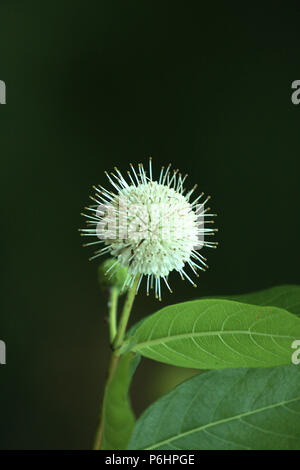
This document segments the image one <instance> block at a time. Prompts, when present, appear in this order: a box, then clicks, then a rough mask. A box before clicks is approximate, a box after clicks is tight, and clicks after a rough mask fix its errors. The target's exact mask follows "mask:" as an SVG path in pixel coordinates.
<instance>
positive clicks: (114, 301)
mask: <svg viewBox="0 0 300 470" xmlns="http://www.w3.org/2000/svg"><path fill="white" fill-rule="evenodd" d="M118 298H119V290H118V289H117V288H116V287H112V288H111V290H110V298H109V303H108V305H109V336H110V344H113V341H114V339H115V337H116V334H117V309H118Z"/></svg>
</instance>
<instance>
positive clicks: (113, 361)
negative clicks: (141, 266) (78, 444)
mask: <svg viewBox="0 0 300 470" xmlns="http://www.w3.org/2000/svg"><path fill="white" fill-rule="evenodd" d="M138 282H139V277H138V278H137V279H136V280H135V281H134V284H133V286H132V287H131V289H129V290H128V292H127V297H126V300H125V303H124V307H123V311H122V314H121V318H120V322H119V326H118V329H117V332H116V334H115V335H114V340H113V342H112V345H113V352H112V354H111V358H110V363H109V368H108V374H107V380H106V384H105V389H104V397H105V395H106V393H107V391H108V386H109V384H110V382H111V380H112V378H113V376H114V373H115V370H116V368H117V365H118V362H119V357H120V356H118V355H117V354H116V352H115V350H116V349H118V348H119V347H120V346H121V344H122V342H123V339H124V336H125V333H126V327H127V324H128V320H129V316H130V312H131V309H132V305H133V302H134V298H135V293H136V288H137V285H138ZM112 304H113V305H112ZM116 318H117V298H116V299H113V291H111V297H110V315H109V323H110V325H109V327H110V338H112V335H113V333H114V331H115V329H114V328H115V326H114V325H115V322H116ZM112 323H113V324H112ZM103 425H104V413H103V401H102V412H101V418H100V423H99V427H98V429H97V432H96V436H95V442H94V450H99V449H100V448H101V443H102V438H103Z"/></svg>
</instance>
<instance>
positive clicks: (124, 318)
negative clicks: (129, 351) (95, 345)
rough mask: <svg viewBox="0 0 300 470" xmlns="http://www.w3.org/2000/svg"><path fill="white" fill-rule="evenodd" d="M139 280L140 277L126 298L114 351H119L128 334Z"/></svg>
mask: <svg viewBox="0 0 300 470" xmlns="http://www.w3.org/2000/svg"><path fill="white" fill-rule="evenodd" d="M139 278H140V277H139V276H138V277H137V279H136V280H135V281H134V283H133V286H132V288H131V289H129V290H128V293H127V297H126V300H125V304H124V307H123V312H122V315H121V318H120V323H119V326H118V331H117V335H116V337H115V340H114V342H113V349H114V350H116V349H118V348H119V347H120V346H121V344H122V342H123V339H124V336H125V333H126V327H127V324H128V320H129V316H130V312H131V309H132V305H133V302H134V297H135V292H136V288H137V285H138V282H139Z"/></svg>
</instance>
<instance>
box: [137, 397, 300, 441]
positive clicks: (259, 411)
mask: <svg viewBox="0 0 300 470" xmlns="http://www.w3.org/2000/svg"><path fill="white" fill-rule="evenodd" d="M298 400H300V396H299V397H297V398H292V399H291V400H285V401H281V402H279V403H275V404H272V405H268V406H264V407H263V408H257V409H256V410H251V411H247V412H245V413H241V414H239V415H235V416H231V417H230V418H224V419H220V420H218V421H214V422H213V423H208V424H205V425H203V426H199V427H197V428H194V429H190V430H189V431H185V432H182V433H180V434H177V435H176V436H173V437H171V438H168V439H165V440H163V441H160V442H156V443H155V444H153V445H152V446H149V447H145V448H142V449H141V450H151V449H155V448H157V447H160V446H162V445H164V444H168V443H171V442H173V441H174V440H177V439H181V438H182V437H186V436H188V435H190V434H193V433H195V432H199V431H202V430H205V429H207V428H211V427H213V426H217V425H218V424H223V423H228V422H230V421H234V420H237V419H240V418H243V417H245V416H249V415H254V414H257V413H261V412H263V411H266V410H269V409H272V408H276V407H279V406H283V405H287V404H289V403H293V402H295V401H298ZM290 437H291V436H290ZM299 441H300V437H299Z"/></svg>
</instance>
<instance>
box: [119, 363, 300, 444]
mask: <svg viewBox="0 0 300 470" xmlns="http://www.w3.org/2000/svg"><path fill="white" fill-rule="evenodd" d="M128 448H129V449H147V450H151V449H164V450H178V449H184V450H187V449H191V450H194V449H199V450H202V449H300V367H297V366H293V365H292V366H284V367H274V368H270V369H231V370H226V371H210V372H205V373H202V374H200V375H198V376H195V377H193V378H192V379H189V380H187V381H186V382H184V383H182V384H180V385H179V386H177V387H176V388H175V389H174V390H172V392H170V393H168V394H167V395H165V396H164V397H163V398H161V399H160V400H158V401H157V402H156V403H154V404H153V405H151V406H150V407H149V408H148V410H146V412H145V413H144V414H143V415H142V416H141V417H140V419H139V420H138V422H137V424H136V426H135V429H134V432H133V435H132V438H131V440H130V442H129V446H128Z"/></svg>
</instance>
